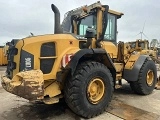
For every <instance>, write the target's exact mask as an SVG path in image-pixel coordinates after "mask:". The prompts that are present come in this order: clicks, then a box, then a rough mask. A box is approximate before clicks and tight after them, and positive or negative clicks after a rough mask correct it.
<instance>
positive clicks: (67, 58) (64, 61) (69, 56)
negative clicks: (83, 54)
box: [61, 54, 73, 67]
mask: <svg viewBox="0 0 160 120" xmlns="http://www.w3.org/2000/svg"><path fill="white" fill-rule="evenodd" d="M72 56H73V54H66V55H64V56H63V58H62V61H61V66H62V67H66V65H67V64H68V63H69V61H70V60H71V59H72Z"/></svg>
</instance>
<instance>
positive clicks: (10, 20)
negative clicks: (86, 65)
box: [0, 0, 160, 45]
mask: <svg viewBox="0 0 160 120" xmlns="http://www.w3.org/2000/svg"><path fill="white" fill-rule="evenodd" d="M94 2H96V1H95V0H56V1H55V0H0V45H4V43H5V42H7V41H10V40H11V39H14V38H15V39H16V38H23V37H26V36H28V35H30V32H32V33H34V35H40V34H50V33H53V20H54V19H53V18H54V14H53V12H52V11H51V7H50V6H51V4H52V3H53V4H55V5H56V6H57V7H58V8H59V10H60V12H61V21H62V19H63V16H64V13H66V12H67V11H69V10H71V9H74V8H76V7H79V6H83V5H86V4H88V5H89V4H92V3H94ZM101 3H102V4H107V5H109V7H110V9H113V10H116V11H119V12H123V13H124V16H122V18H121V19H119V20H118V40H119V41H133V40H135V39H138V38H140V35H138V36H136V35H137V34H138V33H140V31H142V28H143V26H144V23H145V27H144V33H145V35H146V36H147V37H148V38H149V39H153V38H156V39H160V12H159V10H160V1H158V0H101ZM145 21H146V22H145ZM143 38H146V37H144V36H143ZM146 39H147V38H146Z"/></svg>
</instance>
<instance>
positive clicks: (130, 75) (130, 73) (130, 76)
mask: <svg viewBox="0 0 160 120" xmlns="http://www.w3.org/2000/svg"><path fill="white" fill-rule="evenodd" d="M147 58H150V57H149V56H147V55H140V57H139V58H138V60H137V61H136V62H135V63H134V66H133V68H132V69H124V71H123V78H124V79H125V80H127V81H137V80H138V75H139V71H140V69H141V67H142V65H143V63H144V61H145V60H146V59H147Z"/></svg>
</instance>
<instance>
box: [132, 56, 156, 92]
mask: <svg viewBox="0 0 160 120" xmlns="http://www.w3.org/2000/svg"><path fill="white" fill-rule="evenodd" d="M156 82H157V69H156V66H155V63H154V62H153V61H152V60H148V59H146V60H145V62H144V63H143V65H142V67H141V69H140V73H139V76H138V80H137V81H135V82H131V83H130V86H131V88H132V90H133V91H134V92H135V93H137V94H141V95H148V94H150V93H152V91H153V90H154V88H155V85H156Z"/></svg>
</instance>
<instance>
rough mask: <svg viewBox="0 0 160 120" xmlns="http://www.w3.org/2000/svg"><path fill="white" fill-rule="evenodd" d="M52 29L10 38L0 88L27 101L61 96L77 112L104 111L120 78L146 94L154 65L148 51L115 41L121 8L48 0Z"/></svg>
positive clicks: (87, 115) (55, 100)
mask: <svg viewBox="0 0 160 120" xmlns="http://www.w3.org/2000/svg"><path fill="white" fill-rule="evenodd" d="M51 8H52V10H53V12H54V16H55V18H54V22H55V26H54V34H50V35H40V36H32V37H27V38H22V39H20V40H18V41H16V42H15V41H14V40H13V41H11V43H12V45H11V47H10V48H9V53H8V62H9V63H8V66H7V71H6V75H3V76H2V77H1V79H2V86H3V88H4V89H5V90H6V91H8V92H10V93H12V94H15V95H17V96H20V97H23V98H25V99H27V100H29V101H35V102H36V101H40V102H44V103H45V104H54V103H58V102H59V99H60V98H64V99H65V101H66V103H67V105H68V106H69V107H70V109H71V110H72V111H73V112H74V113H76V114H77V115H79V116H82V117H84V118H92V117H94V116H97V115H99V114H101V113H102V112H103V111H105V110H106V109H107V107H108V105H109V103H110V101H111V99H112V95H113V91H114V89H115V88H116V86H117V85H121V83H122V82H121V80H122V79H125V80H126V81H128V82H129V83H130V85H131V88H132V89H133V90H134V91H135V92H136V93H138V94H141V95H148V94H151V93H152V91H153V89H154V88H155V85H156V81H157V70H156V66H155V64H154V62H153V60H152V59H151V57H150V56H148V55H141V54H140V53H132V52H130V51H131V47H130V46H129V45H128V44H125V43H124V42H119V43H117V20H118V19H119V18H121V17H122V15H123V13H121V12H117V11H114V10H110V9H109V6H108V5H102V4H101V3H100V2H96V3H93V4H91V5H88V6H87V5H85V6H82V7H79V8H77V9H74V10H71V11H68V12H67V13H66V15H65V18H64V20H63V22H62V24H60V12H59V10H58V8H57V7H56V6H55V5H54V4H52V5H51Z"/></svg>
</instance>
